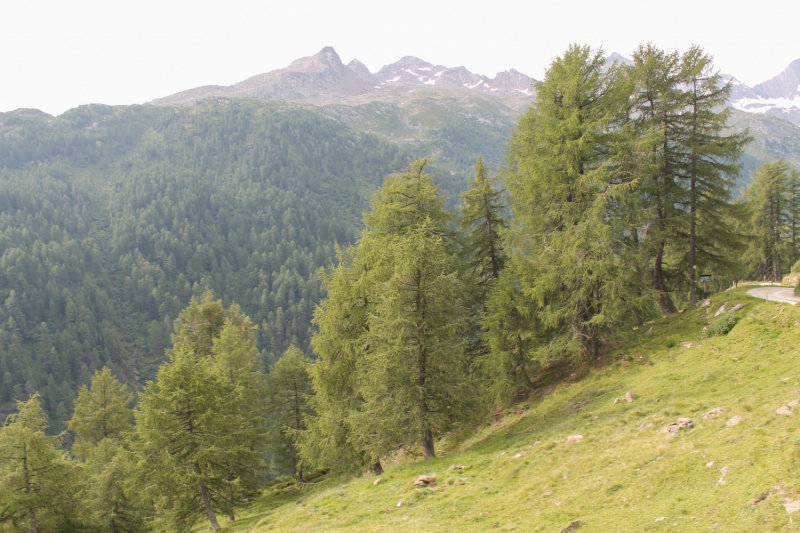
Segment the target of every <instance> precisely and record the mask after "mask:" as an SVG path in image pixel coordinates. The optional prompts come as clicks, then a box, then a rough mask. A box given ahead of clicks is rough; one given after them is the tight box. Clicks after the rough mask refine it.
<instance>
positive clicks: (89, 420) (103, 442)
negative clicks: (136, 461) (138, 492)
mask: <svg viewBox="0 0 800 533" xmlns="http://www.w3.org/2000/svg"><path fill="white" fill-rule="evenodd" d="M132 401H133V395H132V394H131V393H129V392H128V391H127V390H126V388H125V386H124V385H122V384H121V383H120V382H119V380H117V378H115V377H114V376H113V375H112V374H111V370H109V369H108V368H103V369H102V370H98V371H97V372H95V374H94V376H93V377H92V382H91V385H90V386H89V387H86V386H83V387H81V389H80V391H79V393H78V397H77V398H76V399H75V409H74V412H73V415H72V419H71V420H70V421H69V424H68V426H69V429H70V431H72V432H73V433H75V435H76V440H75V443H74V444H73V446H72V452H73V454H74V455H75V456H77V457H78V458H80V459H81V460H82V461H83V462H84V466H83V488H82V490H81V492H80V494H79V496H80V499H81V500H82V502H83V504H84V506H85V508H86V511H87V514H88V519H89V524H90V525H91V526H92V527H94V528H95V529H97V530H99V531H107V532H109V533H133V532H138V531H144V527H145V524H144V518H145V513H144V509H142V508H141V507H139V505H138V502H137V500H138V498H136V497H131V495H130V494H129V491H128V490H127V488H128V487H127V484H126V482H127V478H128V475H127V471H126V466H127V460H128V458H129V457H128V451H129V448H128V438H129V436H130V433H131V432H132V430H133V409H132V408H131V402H132Z"/></svg>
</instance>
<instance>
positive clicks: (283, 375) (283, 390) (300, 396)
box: [266, 346, 313, 482]
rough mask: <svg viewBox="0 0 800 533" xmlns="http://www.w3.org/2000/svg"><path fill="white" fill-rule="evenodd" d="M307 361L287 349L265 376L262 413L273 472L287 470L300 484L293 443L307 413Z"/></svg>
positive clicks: (300, 472)
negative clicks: (265, 417)
mask: <svg viewBox="0 0 800 533" xmlns="http://www.w3.org/2000/svg"><path fill="white" fill-rule="evenodd" d="M310 367H311V360H310V359H309V358H308V356H306V355H305V354H304V353H303V352H302V351H300V349H299V348H297V347H295V346H290V347H289V349H288V350H286V351H285V352H284V353H283V355H282V356H281V358H280V359H278V361H276V363H275V364H274V365H273V366H272V367H271V368H270V371H269V375H268V376H267V402H266V405H267V407H266V413H267V421H268V428H269V431H268V435H269V437H268V438H269V441H270V452H271V454H272V462H273V465H274V468H275V470H276V472H278V473H283V472H285V471H286V470H290V471H291V472H292V473H293V474H294V476H295V478H296V479H297V480H298V481H300V482H303V481H304V478H303V463H302V461H301V459H300V454H299V450H298V448H297V444H296V443H297V442H299V441H300V440H301V434H302V432H303V431H304V430H305V421H306V419H308V418H309V415H310V414H311V410H310V408H309V406H308V399H309V396H310V395H311V394H312V392H313V389H312V387H311V376H310V375H309V370H310Z"/></svg>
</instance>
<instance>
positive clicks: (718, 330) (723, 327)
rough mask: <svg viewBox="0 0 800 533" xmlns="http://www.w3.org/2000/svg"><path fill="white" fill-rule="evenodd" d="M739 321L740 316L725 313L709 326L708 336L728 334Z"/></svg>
mask: <svg viewBox="0 0 800 533" xmlns="http://www.w3.org/2000/svg"><path fill="white" fill-rule="evenodd" d="M737 322H739V317H738V316H736V315H735V314H734V313H723V314H722V316H720V317H719V318H717V319H716V320H715V321H714V323H713V324H711V326H710V327H709V328H708V337H717V336H720V335H727V334H728V333H730V331H731V330H732V329H733V328H734V327H735V326H736V323H737Z"/></svg>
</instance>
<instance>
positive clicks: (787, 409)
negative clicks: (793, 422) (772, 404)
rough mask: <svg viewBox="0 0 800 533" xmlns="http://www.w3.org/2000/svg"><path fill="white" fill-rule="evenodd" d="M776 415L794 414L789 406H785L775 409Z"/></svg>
mask: <svg viewBox="0 0 800 533" xmlns="http://www.w3.org/2000/svg"><path fill="white" fill-rule="evenodd" d="M775 414H776V415H791V414H792V408H791V407H789V406H788V405H784V406H782V407H778V408H777V409H775Z"/></svg>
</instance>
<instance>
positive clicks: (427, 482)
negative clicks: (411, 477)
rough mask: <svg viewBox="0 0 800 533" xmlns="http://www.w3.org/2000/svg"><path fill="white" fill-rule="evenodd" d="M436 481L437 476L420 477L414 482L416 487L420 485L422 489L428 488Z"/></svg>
mask: <svg viewBox="0 0 800 533" xmlns="http://www.w3.org/2000/svg"><path fill="white" fill-rule="evenodd" d="M434 481H436V476H424V475H423V476H419V477H418V478H417V480H416V481H415V482H414V485H419V486H420V487H427V486H428V485H430V484H431V483H433V482H434Z"/></svg>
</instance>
